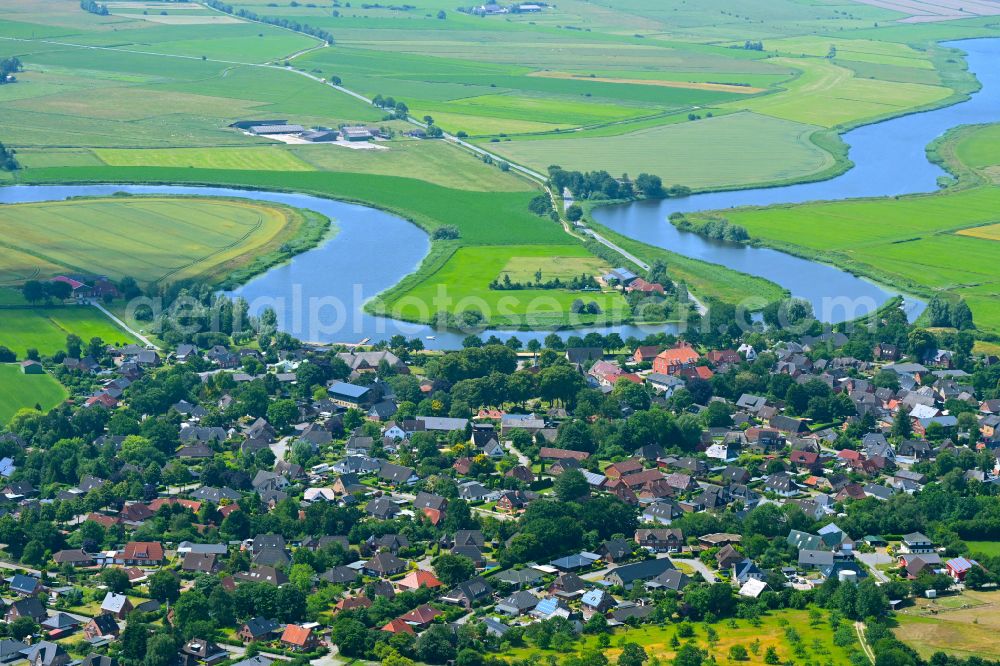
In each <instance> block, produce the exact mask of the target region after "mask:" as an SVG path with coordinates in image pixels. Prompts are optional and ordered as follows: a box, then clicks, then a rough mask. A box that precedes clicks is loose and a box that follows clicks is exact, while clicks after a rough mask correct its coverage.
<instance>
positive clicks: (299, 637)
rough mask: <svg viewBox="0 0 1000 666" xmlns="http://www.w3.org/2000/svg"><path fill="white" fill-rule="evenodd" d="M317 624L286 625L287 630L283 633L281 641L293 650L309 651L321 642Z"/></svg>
mask: <svg viewBox="0 0 1000 666" xmlns="http://www.w3.org/2000/svg"><path fill="white" fill-rule="evenodd" d="M316 626H317V625H315V624H305V625H299V624H290V625H288V626H287V627H285V632H284V633H283V634H281V642H282V644H284V645H287V646H288V647H289V648H291V649H292V650H297V651H302V652H308V651H309V650H312V649H314V648H315V647H316V646H317V645H318V644H319V637H318V636H317V635H316V631H315V629H316Z"/></svg>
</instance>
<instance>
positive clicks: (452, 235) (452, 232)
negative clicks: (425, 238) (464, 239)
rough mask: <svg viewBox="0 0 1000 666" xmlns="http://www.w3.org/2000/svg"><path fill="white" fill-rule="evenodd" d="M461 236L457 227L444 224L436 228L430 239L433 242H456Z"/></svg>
mask: <svg viewBox="0 0 1000 666" xmlns="http://www.w3.org/2000/svg"><path fill="white" fill-rule="evenodd" d="M461 235H462V233H461V231H459V229H458V227H456V226H455V225H453V224H446V225H444V226H441V227H438V228H437V229H435V230H434V231H433V232H432V233H431V238H433V239H434V240H456V239H457V238H459V237H460V236H461Z"/></svg>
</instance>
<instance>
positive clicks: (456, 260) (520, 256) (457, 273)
mask: <svg viewBox="0 0 1000 666" xmlns="http://www.w3.org/2000/svg"><path fill="white" fill-rule="evenodd" d="M553 255H555V256H558V257H560V258H562V259H563V262H562V263H563V264H564V265H565V264H569V265H576V266H583V265H589V266H593V267H595V268H596V267H598V266H600V265H601V264H602V262H601V261H600V260H599V259H596V258H595V257H592V256H591V255H590V254H589V253H588V252H587V250H586V248H584V247H583V246H582V245H505V246H478V247H475V246H474V247H460V248H457V249H456V250H455V251H454V253H452V254H450V256H447V257H446V258H445V260H444V261H443V262H441V263H440V264H439V265H436V266H434V267H433V269H431V270H427V271H422V273H423V275H422V278H423V279H421V280H420V281H419V282H417V283H416V284H412V285H408V284H407V283H406V282H405V281H404V283H403V284H402V285H401V286H400V288H396V289H392V290H390V292H388V293H387V294H384V295H383V296H382V297H380V298H379V301H380V303H379V307H380V308H382V307H384V308H385V310H384V311H387V312H389V313H391V314H392V316H394V317H398V318H400V319H407V320H417V321H428V320H433V318H434V317H435V314H436V313H437V312H439V311H446V312H455V313H457V312H462V311H466V310H476V311H479V312H482V313H483V314H484V315H486V317H487V318H488V319H489V321H491V322H492V323H493V324H494V325H497V326H520V325H531V326H535V327H553V326H561V325H567V324H568V323H571V322H572V321H573V319H572V317H571V314H570V306H571V305H572V303H573V301H575V300H576V299H583V300H584V301H586V302H588V303H589V302H591V301H594V302H596V303H597V304H598V305H599V306H600V308H601V313H600V314H596V315H580V316H579V320H578V321H576V322H575V323H576V324H577V325H583V324H589V323H594V322H601V321H614V320H616V319H618V320H620V319H622V318H624V317H626V315H627V314H628V311H629V308H628V304H627V303H626V302H625V299H624V297H623V296H622V295H621V294H620V293H618V292H599V291H572V290H569V289H523V290H511V291H501V290H493V289H490V288H489V283H490V282H492V281H493V280H495V279H497V277H498V276H499V275H500V274H501V273H502V272H503V271H504V270H509V267H511V266H514V267H517V272H518V273H520V272H530V274H532V275H533V274H534V271H535V270H537V267H538V266H542V267H543V274H544V266H545V262H547V261H548V259H549V257H551V256H553ZM571 258H573V259H576V260H577V261H575V262H572V263H570V262H569V261H568V260H569V259H571ZM529 266H530V267H532V268H528V267H529ZM552 277H554V276H552ZM531 279H533V278H531ZM543 279H544V278H543Z"/></svg>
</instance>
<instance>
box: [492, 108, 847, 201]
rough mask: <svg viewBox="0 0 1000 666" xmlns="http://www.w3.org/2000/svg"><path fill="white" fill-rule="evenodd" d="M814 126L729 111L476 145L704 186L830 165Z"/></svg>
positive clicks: (533, 162)
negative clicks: (620, 130)
mask: <svg viewBox="0 0 1000 666" xmlns="http://www.w3.org/2000/svg"><path fill="white" fill-rule="evenodd" d="M818 130H819V128H818V127H815V126H813V125H803V124H801V123H796V122H791V121H787V120H780V119H777V118H771V117H769V116H764V115H759V114H756V113H735V114H732V115H724V116H720V117H718V118H703V119H702V120H698V121H695V122H682V123H676V124H670V125H660V126H655V127H650V128H646V129H641V130H638V131H636V132H632V133H630V134H623V135H621V136H607V137H594V138H575V137H574V136H573V135H563V136H561V137H559V138H551V139H545V140H533V141H511V142H506V143H498V144H483V145H484V146H488V147H489V148H491V149H493V150H496V151H497V152H499V153H501V154H502V155H504V156H506V157H509V158H510V159H512V160H513V161H515V162H518V163H520V164H525V165H527V166H530V167H533V168H535V169H541V170H544V169H545V168H546V167H547V166H548V165H550V164H560V165H567V164H572V165H574V168H579V169H586V170H593V169H604V170H606V171H608V172H610V173H613V174H620V173H629V174H632V175H635V174H637V173H642V172H646V173H655V174H657V175H658V176H660V177H661V178H662V179H663V181H664V182H665V183H680V184H683V185H687V186H688V187H692V188H697V189H703V188H717V187H725V186H730V187H733V186H737V187H738V186H744V185H748V184H751V183H762V182H771V181H782V180H788V179H791V178H801V177H804V176H807V175H810V174H815V173H817V172H819V171H822V170H824V169H827V168H830V167H831V166H833V165H834V158H833V156H832V155H830V153H828V152H827V151H825V150H823V149H822V148H820V147H819V146H817V145H816V144H815V143H813V141H812V140H811V137H812V135H813V134H814V133H815V132H816V131H818Z"/></svg>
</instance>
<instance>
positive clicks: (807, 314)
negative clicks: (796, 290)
mask: <svg viewBox="0 0 1000 666" xmlns="http://www.w3.org/2000/svg"><path fill="white" fill-rule="evenodd" d="M762 314H763V316H764V323H766V324H767V325H768V326H771V327H773V328H777V329H795V330H801V331H802V333H806V332H808V329H809V328H810V327H812V325H813V324H814V323H816V321H817V320H816V315H815V314H814V313H813V306H812V303H810V302H809V301H807V300H805V299H803V298H785V299H782V300H780V301H772V302H770V303H768V304H767V305H766V306H764V311H763V313H762Z"/></svg>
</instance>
